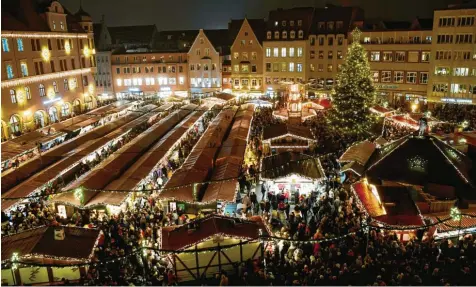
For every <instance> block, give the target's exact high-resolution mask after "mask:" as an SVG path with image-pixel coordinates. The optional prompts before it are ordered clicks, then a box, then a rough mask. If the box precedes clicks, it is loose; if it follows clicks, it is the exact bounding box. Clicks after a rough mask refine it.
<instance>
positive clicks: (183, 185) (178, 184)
mask: <svg viewBox="0 0 476 287" xmlns="http://www.w3.org/2000/svg"><path fill="white" fill-rule="evenodd" d="M236 111H237V109H236V108H232V109H226V110H223V111H221V112H220V113H219V114H218V116H217V117H216V118H215V119H213V121H212V122H211V123H210V124H209V125H208V128H207V130H206V131H205V133H204V134H203V135H202V137H201V138H200V139H199V140H198V142H197V144H196V145H195V147H194V148H193V149H192V151H191V152H190V155H189V156H188V157H187V159H186V160H185V162H184V163H183V164H182V166H181V167H180V168H179V169H178V170H177V171H175V172H174V174H173V175H172V177H171V178H170V180H169V181H168V182H167V183H166V184H165V186H164V190H163V191H162V193H161V194H160V195H159V197H160V198H162V199H172V198H173V199H175V200H178V201H188V202H193V201H196V200H198V189H200V188H201V187H203V186H202V185H200V184H199V183H201V182H204V181H206V180H207V179H208V178H209V176H210V175H211V171H212V169H213V164H214V159H215V156H216V155H217V152H218V150H219V149H220V147H221V146H222V141H223V138H224V137H225V135H226V133H227V131H228V129H229V126H230V124H231V122H232V120H233V117H234V115H235V113H236ZM194 184H198V185H195V186H194Z"/></svg>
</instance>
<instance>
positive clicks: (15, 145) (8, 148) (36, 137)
mask: <svg viewBox="0 0 476 287" xmlns="http://www.w3.org/2000/svg"><path fill="white" fill-rule="evenodd" d="M63 135H64V133H62V132H56V133H54V134H51V135H45V134H43V133H42V132H40V131H33V132H29V133H27V134H25V135H23V136H21V137H18V138H16V139H13V140H9V141H6V142H4V143H2V162H4V161H6V160H9V159H12V158H14V157H16V156H18V155H20V154H23V153H24V152H27V151H29V150H33V149H35V148H36V143H47V142H49V141H51V140H54V139H56V138H58V137H60V136H63ZM20 138H21V141H20Z"/></svg>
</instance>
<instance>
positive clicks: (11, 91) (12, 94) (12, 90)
mask: <svg viewBox="0 0 476 287" xmlns="http://www.w3.org/2000/svg"><path fill="white" fill-rule="evenodd" d="M10 98H11V99H12V104H16V102H17V95H16V92H15V90H14V89H11V90H10Z"/></svg>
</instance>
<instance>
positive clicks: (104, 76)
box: [93, 15, 114, 101]
mask: <svg viewBox="0 0 476 287" xmlns="http://www.w3.org/2000/svg"><path fill="white" fill-rule="evenodd" d="M93 30H94V42H95V43H96V67H97V69H96V73H95V74H94V80H95V81H96V96H97V98H98V100H99V101H105V100H109V99H112V98H113V97H114V85H113V80H112V70H111V55H112V52H111V44H112V42H111V35H110V34H109V29H108V28H107V26H106V23H105V19H104V15H103V16H102V19H101V22H100V23H95V24H93Z"/></svg>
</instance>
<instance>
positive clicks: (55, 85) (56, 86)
mask: <svg viewBox="0 0 476 287" xmlns="http://www.w3.org/2000/svg"><path fill="white" fill-rule="evenodd" d="M53 90H54V91H55V93H59V91H58V85H57V84H56V81H54V82H53Z"/></svg>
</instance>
